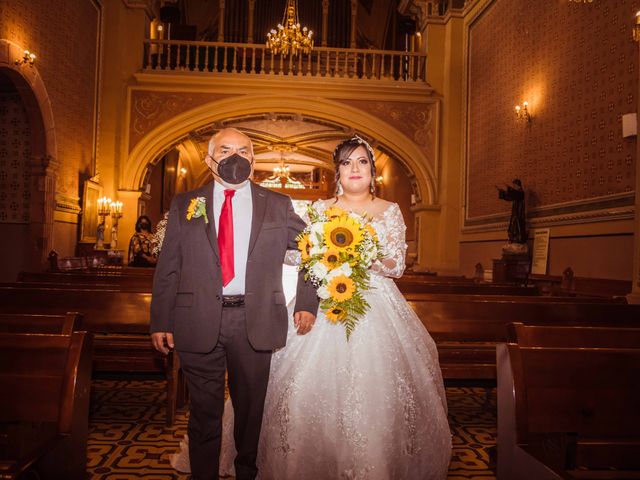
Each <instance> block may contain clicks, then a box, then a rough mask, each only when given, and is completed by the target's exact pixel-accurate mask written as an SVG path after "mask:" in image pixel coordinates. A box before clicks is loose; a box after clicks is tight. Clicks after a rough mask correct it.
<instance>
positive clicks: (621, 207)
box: [462, 194, 635, 233]
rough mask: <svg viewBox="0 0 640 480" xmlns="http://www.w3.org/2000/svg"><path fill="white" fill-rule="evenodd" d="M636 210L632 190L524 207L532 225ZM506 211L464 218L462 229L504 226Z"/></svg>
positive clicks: (628, 215) (622, 216)
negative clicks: (555, 203) (582, 199)
mask: <svg viewBox="0 0 640 480" xmlns="http://www.w3.org/2000/svg"><path fill="white" fill-rule="evenodd" d="M634 214H635V206H634V196H633V195H632V194H631V195H629V194H621V195H611V196H607V197H601V198H599V199H594V200H588V201H580V202H567V203H565V204H558V205H550V206H546V207H541V208H536V209H532V210H528V211H527V224H528V225H530V227H531V228H543V227H551V226H560V225H575V224H581V223H592V222H609V221H616V220H629V219H633V218H634ZM509 216H510V215H509V214H508V213H505V214H495V215H486V216H484V217H481V218H477V219H473V220H467V222H466V223H465V226H464V228H463V229H462V232H463V233H482V232H492V231H496V230H503V229H505V230H506V228H507V225H508V222H509Z"/></svg>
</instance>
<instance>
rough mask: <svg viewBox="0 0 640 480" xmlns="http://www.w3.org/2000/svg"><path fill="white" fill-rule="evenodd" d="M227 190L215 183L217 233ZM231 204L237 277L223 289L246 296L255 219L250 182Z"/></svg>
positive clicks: (229, 292)
mask: <svg viewBox="0 0 640 480" xmlns="http://www.w3.org/2000/svg"><path fill="white" fill-rule="evenodd" d="M225 189H226V187H224V186H223V185H221V184H220V183H218V182H214V187H213V216H214V218H215V222H216V224H215V225H216V232H218V231H219V226H220V212H221V211H222V205H223V204H224V191H225ZM231 204H232V206H233V270H234V273H235V275H234V277H233V279H232V280H231V281H230V282H229V283H228V284H227V286H226V287H222V294H223V295H244V288H245V276H246V272H247V257H248V256H249V237H250V236H251V220H252V219H253V199H252V197H251V185H250V183H249V181H248V180H247V181H246V182H245V183H244V185H242V186H241V187H240V188H238V189H237V190H236V193H235V194H234V195H233V198H232V199H231Z"/></svg>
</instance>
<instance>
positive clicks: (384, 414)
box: [183, 202, 451, 480]
mask: <svg viewBox="0 0 640 480" xmlns="http://www.w3.org/2000/svg"><path fill="white" fill-rule="evenodd" d="M324 208H325V203H323V202H317V203H316V209H319V210H321V209H324ZM372 224H373V227H374V228H375V230H376V232H377V234H378V237H379V239H380V244H381V245H382V246H383V248H384V250H385V253H386V255H387V257H386V259H385V264H386V265H383V264H380V263H378V264H376V265H374V268H373V269H372V270H373V271H372V274H371V281H370V286H371V289H370V290H369V291H367V292H366V293H365V298H366V300H367V302H368V303H369V305H370V309H369V311H368V312H367V314H366V315H365V316H364V317H363V318H361V319H360V320H359V321H358V324H357V326H356V328H355V330H354V332H353V333H352V334H351V338H350V340H349V341H347V339H346V335H345V330H344V327H343V326H342V325H340V324H332V323H330V322H329V321H328V320H326V318H325V316H324V313H323V312H321V311H319V312H318V318H317V320H316V323H315V326H314V327H313V329H312V330H311V332H309V333H308V334H306V335H298V334H297V333H296V331H295V328H294V327H293V320H292V319H291V320H290V322H291V324H290V326H289V334H288V338H287V346H286V347H285V348H283V349H281V350H279V351H277V352H275V353H274V355H273V359H272V362H271V376H270V379H269V387H268V391H267V397H266V402H265V411H264V418H263V422H262V432H261V437H260V446H259V449H258V468H259V470H260V474H259V477H258V478H260V479H262V480H289V479H291V480H293V479H296V480H318V479H322V480H334V479H335V480H356V479H357V480H360V479H362V480H365V479H366V480H391V479H393V480H427V479H434V480H435V479H444V478H446V476H447V470H448V465H449V459H450V457H451V433H450V430H449V425H448V423H447V403H446V397H445V390H444V385H443V381H442V373H441V371H440V366H439V363H438V352H437V350H436V346H435V344H434V342H433V340H432V338H431V337H430V336H429V334H428V333H427V331H426V329H425V328H424V326H423V325H422V323H421V322H420V320H419V319H418V317H417V316H416V314H415V313H414V312H413V310H412V309H411V307H409V305H408V304H407V302H406V301H405V299H404V297H403V296H402V294H401V293H400V291H399V290H398V288H397V287H396V285H395V283H394V282H393V280H392V279H391V278H389V277H399V276H400V275H402V272H403V270H404V256H405V252H406V244H405V230H406V227H405V224H404V221H403V219H402V214H401V212H400V209H399V207H398V205H396V204H391V205H390V206H389V207H388V208H387V209H386V210H385V211H384V212H383V213H382V214H380V216H379V217H377V218H374V219H373V222H372ZM289 305H290V306H291V307H292V305H293V303H292V302H290V304H289ZM227 403H228V405H227V406H226V407H225V420H224V428H223V430H224V433H223V447H222V455H221V462H220V465H221V472H220V473H221V474H230V473H233V470H232V466H233V457H234V456H235V449H234V448H233V438H232V434H231V431H232V424H233V418H232V411H231V410H232V409H231V408H229V407H230V402H227ZM183 461H184V458H183Z"/></svg>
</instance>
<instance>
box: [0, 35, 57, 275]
mask: <svg viewBox="0 0 640 480" xmlns="http://www.w3.org/2000/svg"><path fill="white" fill-rule="evenodd" d="M0 47H1V48H0V252H1V253H0V255H1V258H0V261H1V262H2V263H3V268H2V270H1V272H2V273H0V280H1V281H14V280H15V279H16V275H17V273H18V272H19V271H21V270H32V271H33V270H40V269H41V268H42V267H43V266H44V264H45V262H46V258H47V255H48V253H49V251H50V250H51V249H53V211H54V208H55V183H56V171H57V163H56V161H55V154H56V152H55V150H56V144H55V135H54V130H53V116H52V114H51V110H50V107H49V105H50V103H49V100H48V96H47V93H46V90H45V88H44V84H43V82H42V79H41V78H40V76H39V74H38V72H37V70H36V68H35V67H27V66H19V65H15V64H14V63H13V61H12V58H14V57H16V56H17V55H18V52H22V50H21V49H19V48H18V47H17V46H16V45H14V44H12V43H10V42H7V41H6V40H1V39H0Z"/></svg>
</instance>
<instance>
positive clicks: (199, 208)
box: [187, 197, 209, 223]
mask: <svg viewBox="0 0 640 480" xmlns="http://www.w3.org/2000/svg"><path fill="white" fill-rule="evenodd" d="M200 217H204V221H205V222H206V223H209V217H207V200H206V199H205V198H204V197H196V198H192V199H191V202H190V203H189V207H188V208H187V220H191V219H192V218H200Z"/></svg>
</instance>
